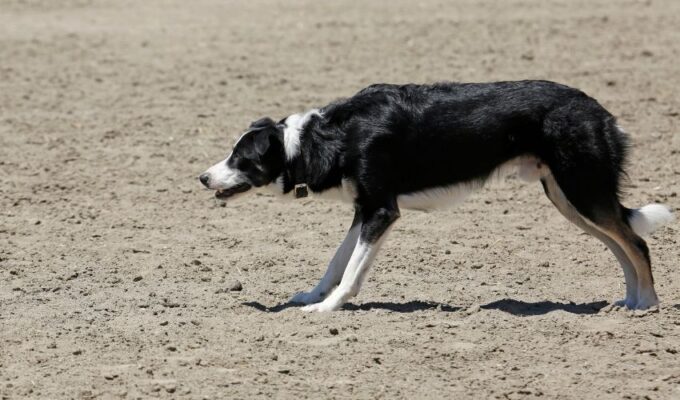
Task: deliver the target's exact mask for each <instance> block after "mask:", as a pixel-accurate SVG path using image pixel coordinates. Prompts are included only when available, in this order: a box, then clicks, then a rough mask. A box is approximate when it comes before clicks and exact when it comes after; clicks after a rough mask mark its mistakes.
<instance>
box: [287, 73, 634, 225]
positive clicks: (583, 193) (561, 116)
mask: <svg viewBox="0 0 680 400" xmlns="http://www.w3.org/2000/svg"><path fill="white" fill-rule="evenodd" d="M320 112H321V116H313V117H312V118H311V119H310V121H309V122H308V123H307V124H306V126H305V127H304V129H303V131H302V134H301V148H300V150H301V151H300V153H301V155H300V157H301V160H293V162H292V163H289V164H288V169H290V168H292V167H291V165H293V164H295V163H297V162H300V161H302V162H303V164H304V171H305V178H304V179H303V180H304V181H305V182H306V183H307V184H308V185H309V187H310V189H311V190H312V191H315V192H322V191H324V190H326V189H328V188H332V187H336V186H339V185H340V184H341V179H342V178H348V179H350V180H351V181H353V182H354V183H355V184H356V187H357V190H358V195H359V197H358V198H357V204H360V205H361V206H362V207H364V208H365V209H375V208H378V207H383V206H384V205H385V204H386V203H387V202H389V201H390V199H393V198H395V197H396V196H398V195H399V194H404V193H409V192H416V191H420V190H424V189H428V188H433V187H437V186H444V185H451V184H455V183H460V182H467V181H473V180H485V179H486V178H487V177H488V176H489V174H490V173H491V172H492V171H493V170H494V169H495V168H496V167H497V166H499V165H500V164H502V163H503V162H505V161H508V160H510V159H512V158H514V157H516V156H519V155H524V154H531V155H535V156H536V157H538V158H539V159H541V160H543V161H544V162H545V163H546V164H547V165H548V166H549V167H550V169H551V171H552V173H553V174H554V176H555V178H556V180H557V181H558V183H559V184H560V186H561V187H562V188H563V190H564V192H565V193H566V195H567V197H568V199H569V200H570V201H571V203H572V204H574V206H575V207H576V208H577V209H578V210H579V211H580V212H581V213H582V214H583V215H585V216H586V217H588V218H592V219H596V218H597V216H596V214H597V210H598V208H606V209H610V208H611V205H612V204H616V205H617V206H618V193H619V188H620V185H619V181H620V177H621V175H622V173H623V166H624V161H625V156H626V149H627V143H628V140H627V138H626V136H625V134H624V133H623V132H621V131H620V130H619V129H617V128H616V126H615V123H616V121H615V119H614V117H613V116H612V115H611V114H610V113H609V112H607V111H606V110H605V109H604V108H603V107H602V106H601V105H600V104H599V103H598V102H597V101H596V100H594V99H592V98H591V97H588V96H587V95H586V94H584V93H583V92H581V91H579V90H577V89H573V88H570V87H567V86H564V85H560V84H557V83H553V82H547V81H519V82H496V83H463V84H461V83H439V84H434V85H389V84H378V85H372V86H369V87H367V88H366V89H363V90H361V91H360V92H359V93H357V94H356V95H355V96H353V97H350V98H348V99H344V100H339V101H336V102H334V103H332V104H330V105H328V106H326V107H324V108H323V109H321V110H320ZM298 180H302V179H298Z"/></svg>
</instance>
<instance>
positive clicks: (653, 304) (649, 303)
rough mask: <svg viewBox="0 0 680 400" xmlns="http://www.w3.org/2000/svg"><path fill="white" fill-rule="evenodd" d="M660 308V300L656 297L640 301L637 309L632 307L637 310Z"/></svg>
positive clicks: (636, 306)
mask: <svg viewBox="0 0 680 400" xmlns="http://www.w3.org/2000/svg"><path fill="white" fill-rule="evenodd" d="M658 306H659V299H658V298H657V297H656V296H654V297H651V298H646V299H640V301H638V303H637V304H636V305H635V307H632V308H634V309H637V310H648V309H652V308H658Z"/></svg>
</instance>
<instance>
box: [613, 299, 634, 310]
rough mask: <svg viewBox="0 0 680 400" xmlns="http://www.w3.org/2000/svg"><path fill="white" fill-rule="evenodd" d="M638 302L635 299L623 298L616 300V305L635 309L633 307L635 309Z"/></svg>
mask: <svg viewBox="0 0 680 400" xmlns="http://www.w3.org/2000/svg"><path fill="white" fill-rule="evenodd" d="M636 304H637V300H635V299H623V300H618V301H615V302H614V307H617V308H627V309H629V310H633V309H635V305H636Z"/></svg>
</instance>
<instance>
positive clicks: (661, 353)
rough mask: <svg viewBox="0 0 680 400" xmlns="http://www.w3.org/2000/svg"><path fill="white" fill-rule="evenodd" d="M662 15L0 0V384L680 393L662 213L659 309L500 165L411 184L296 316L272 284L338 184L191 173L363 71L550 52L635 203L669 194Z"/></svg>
mask: <svg viewBox="0 0 680 400" xmlns="http://www.w3.org/2000/svg"><path fill="white" fill-rule="evenodd" d="M679 27H680V2H678V1H676V0H651V1H633V0H623V1H585V0H577V1H568V0H559V1H541V2H538V1H536V2H531V1H527V0H510V1H472V0H468V1H457V2H445V1H437V0H424V1H419V2H410V1H403V0H400V1H387V0H381V1H372V2H345V1H333V2H319V1H311V0H310V1H304V2H292V1H291V2H286V1H259V0H258V1H242V2H228V1H224V2H222V1H208V0H200V1H190V2H189V1H143V2H142V1H86V0H83V1H79V0H72V1H61V0H59V1H51V0H50V1H48V0H42V1H38V0H35V1H34V0H27V1H19V0H10V1H7V0H2V1H0V177H1V181H0V212H1V219H0V397H1V398H2V399H20V398H49V399H53V398H84V399H87V398H148V397H158V398H196V399H201V398H206V399H221V398H256V397H257V398H283V399H286V398H295V399H299V398H316V399H323V398H364V399H369V398H386V399H388V398H389V399H392V398H405V399H411V398H442V399H443V398H447V399H450V398H471V399H472V398H474V399H478V398H500V399H503V398H509V399H516V398H537V397H542V398H550V399H553V398H555V399H584V398H597V399H678V398H680V265H679V264H680V262H679V260H680V248H679V247H678V232H679V230H680V228H679V226H678V224H677V223H675V224H672V225H671V226H669V227H668V228H664V229H662V230H661V231H659V232H658V233H657V234H655V235H654V236H653V237H652V238H650V239H649V245H650V248H651V251H652V256H653V261H654V272H655V277H656V281H657V289H658V292H659V295H660V297H661V300H662V302H663V303H662V305H663V307H662V308H661V310H660V312H658V313H652V314H645V313H634V312H627V311H621V310H610V307H608V305H609V304H610V303H611V302H612V301H613V300H616V299H619V298H621V297H622V296H623V293H624V287H623V276H622V275H623V274H622V272H621V270H620V268H619V266H618V265H617V264H616V262H615V260H614V257H613V256H612V255H611V254H610V253H609V252H608V251H607V250H606V249H605V247H604V246H603V245H602V244H600V243H599V242H597V241H596V240H595V239H593V238H591V237H588V236H586V235H585V234H582V233H581V232H580V231H579V230H578V229H577V228H575V227H574V226H572V225H570V224H569V223H568V222H566V221H565V220H564V219H563V218H562V217H561V216H560V215H559V214H558V212H557V211H556V210H555V209H554V208H553V207H552V206H551V205H550V204H549V202H548V200H547V198H546V197H545V196H544V195H543V193H542V190H541V188H540V185H538V184H533V185H526V184H521V183H520V182H519V181H518V180H517V179H515V178H512V177H510V178H506V179H504V180H503V181H502V182H500V183H498V184H496V185H493V186H492V187H489V188H487V189H484V190H483V191H481V192H480V193H478V194H476V195H475V196H473V197H472V198H471V199H470V200H469V201H467V202H466V203H465V204H464V205H462V206H460V207H458V208H456V209H453V210H449V211H443V212H436V213H420V212H409V211H404V212H403V218H402V219H401V220H400V221H399V222H398V223H397V225H396V227H395V229H394V230H393V232H392V235H391V238H390V240H389V241H388V242H387V244H386V246H385V247H384V251H383V253H382V254H381V256H380V257H379V258H378V260H377V262H376V265H375V266H374V268H373V270H372V271H371V274H370V275H369V280H368V282H367V283H366V284H365V285H364V289H363V291H362V292H361V294H360V295H359V296H358V297H357V298H355V299H353V301H352V303H351V304H350V305H348V306H347V307H346V308H345V309H344V310H342V311H339V312H335V313H330V314H313V315H310V314H305V313H303V312H301V311H300V310H299V309H297V307H289V306H287V305H286V302H287V299H289V298H290V297H291V296H292V295H293V294H294V293H295V292H297V291H302V290H308V289H309V288H311V287H312V286H313V285H314V284H316V282H317V280H318V279H319V278H320V276H321V275H322V273H323V271H324V270H325V267H326V264H327V262H328V260H329V259H330V257H331V255H332V253H333V251H334V249H335V247H336V246H337V245H338V244H339V243H340V241H341V239H342V237H343V235H344V232H345V229H346V228H347V226H348V224H349V222H350V220H351V218H352V217H351V214H352V212H351V207H349V206H348V205H343V204H339V203H332V202H324V201H313V200H310V199H304V200H301V201H297V202H292V203H280V202H277V201H276V200H275V199H274V198H273V197H269V196H264V195H260V196H253V197H251V198H250V199H249V200H244V201H236V202H234V203H233V204H229V205H228V206H227V207H220V206H219V205H218V204H217V203H216V202H215V201H214V200H213V199H212V197H211V194H210V193H209V192H206V191H202V190H200V188H199V185H198V183H197V181H196V176H197V175H198V174H199V173H200V172H202V171H203V170H204V169H205V168H206V167H207V166H209V165H211V164H212V163H213V162H215V161H217V160H218V159H220V158H221V157H223V156H224V155H225V154H226V153H227V151H228V148H229V146H230V145H231V144H232V143H233V141H234V139H235V138H236V137H237V136H238V135H239V133H240V132H241V130H242V129H243V128H245V127H246V126H247V124H248V123H249V122H251V121H253V120H255V119H257V118H259V117H261V116H263V115H270V116H272V117H274V118H281V117H283V116H286V115H288V114H291V113H295V112H299V111H303V110H305V109H307V108H310V107H314V106H320V105H324V104H326V103H327V102H329V101H331V100H333V99H335V98H337V97H342V96H348V95H351V94H353V93H354V92H356V91H357V90H358V89H360V88H361V87H363V86H365V85H367V84H369V83H374V82H383V81H387V82H432V81H437V80H459V81H489V80H505V79H524V78H545V79H550V80H556V81H560V82H563V83H566V84H569V85H572V86H576V87H579V88H581V89H583V90H585V91H586V92H587V93H589V94H591V95H593V96H594V97H596V98H597V99H599V100H600V101H601V102H602V103H603V104H604V105H605V106H606V107H607V108H608V109H609V110H610V111H612V112H613V113H614V114H615V115H617V116H618V117H619V118H620V123H621V125H622V126H623V127H624V128H625V129H626V130H627V131H629V132H630V133H631V134H632V136H633V143H634V148H633V151H632V153H631V163H630V168H629V172H630V177H631V185H630V186H629V187H628V189H627V190H628V195H626V197H625V200H624V203H625V204H627V205H629V206H640V205H643V204H647V203H649V202H652V201H660V202H664V203H666V204H668V205H669V206H671V207H673V208H676V209H677V208H680V198H679V197H678V196H677V193H678V192H680V161H679V158H680V137H679V134H678V131H679V128H680V127H679V126H678V125H679V121H680V114H679V113H680V94H679V88H680V64H679V60H680V28H679ZM235 279H238V280H240V281H241V282H242V283H243V290H242V291H240V292H230V291H228V290H227V289H228V287H229V285H230V284H231V282H232V281H233V280H235ZM336 330H337V333H336ZM334 333H335V334H334Z"/></svg>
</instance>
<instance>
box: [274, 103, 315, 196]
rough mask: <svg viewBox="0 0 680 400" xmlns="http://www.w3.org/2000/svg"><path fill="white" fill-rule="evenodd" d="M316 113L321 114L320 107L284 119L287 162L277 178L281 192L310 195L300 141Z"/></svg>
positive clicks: (284, 142) (284, 143)
mask: <svg viewBox="0 0 680 400" xmlns="http://www.w3.org/2000/svg"><path fill="white" fill-rule="evenodd" d="M315 115H319V116H320V115H321V113H320V112H319V110H318V109H313V110H309V111H306V112H304V113H299V114H293V115H291V116H289V117H287V118H286V119H285V120H284V121H283V124H284V129H283V145H284V151H285V154H286V163H285V167H284V170H283V172H282V174H281V175H280V176H279V177H278V178H277V180H276V183H277V186H278V189H279V190H280V191H281V194H284V195H285V194H289V193H291V192H292V194H293V196H294V197H295V198H301V197H307V195H308V190H307V181H306V171H305V170H306V168H305V160H304V157H303V156H302V153H301V151H302V150H301V148H300V141H301V137H302V136H303V135H302V134H303V132H304V128H305V125H307V123H308V122H309V120H310V119H311V118H312V117H313V116H315Z"/></svg>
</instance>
